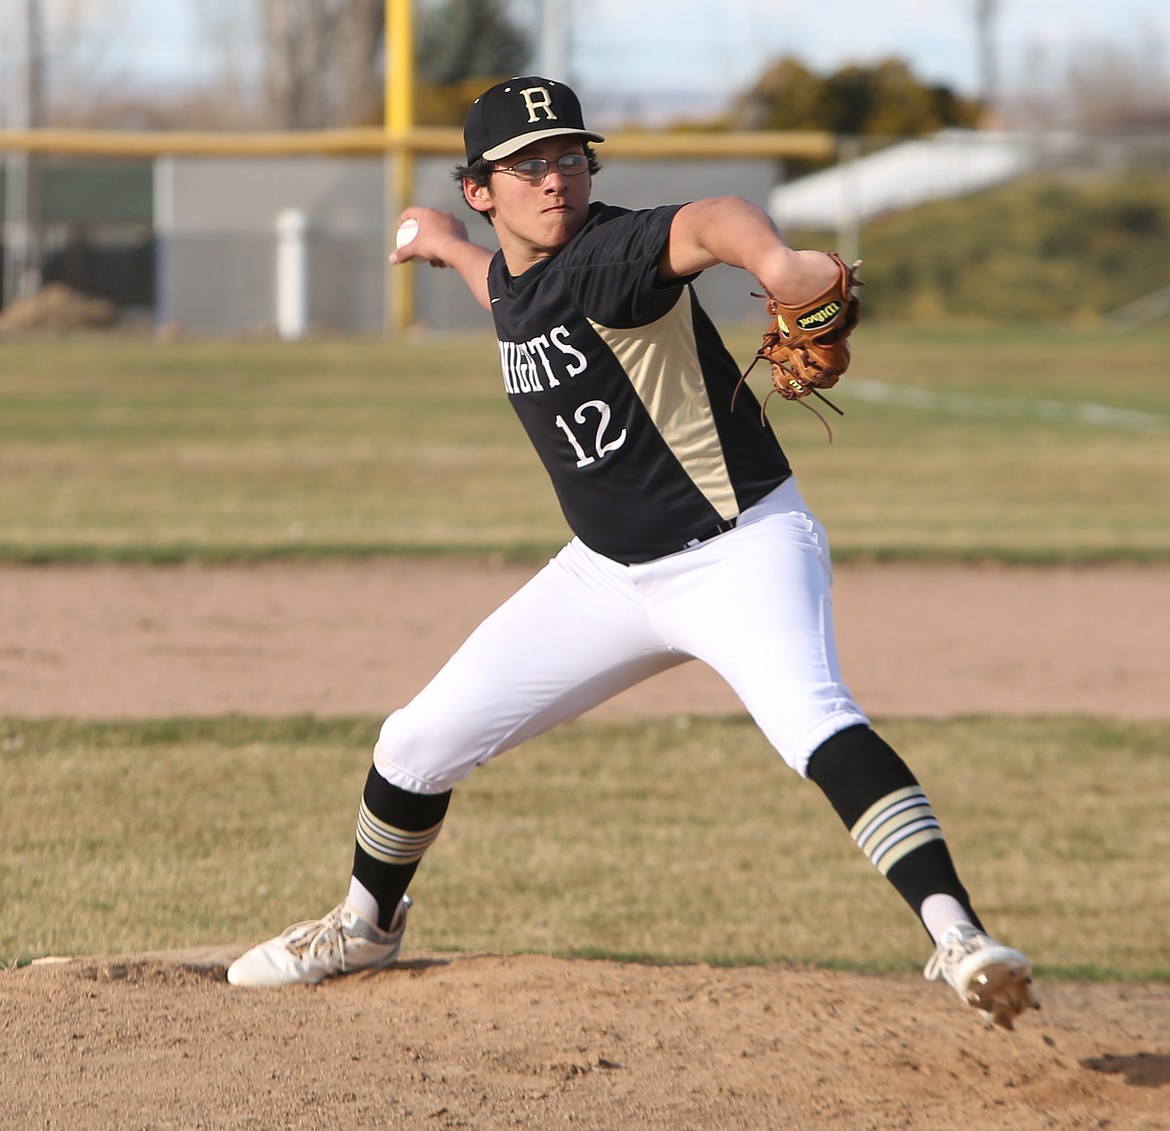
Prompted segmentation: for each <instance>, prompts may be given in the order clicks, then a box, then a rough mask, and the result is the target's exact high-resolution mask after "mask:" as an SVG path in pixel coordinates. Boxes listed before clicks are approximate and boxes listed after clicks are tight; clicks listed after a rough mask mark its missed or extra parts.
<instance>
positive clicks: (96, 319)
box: [0, 283, 118, 337]
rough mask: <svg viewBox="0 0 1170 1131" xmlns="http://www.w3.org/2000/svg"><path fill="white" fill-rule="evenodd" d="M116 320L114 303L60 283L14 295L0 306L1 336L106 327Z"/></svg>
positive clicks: (104, 328)
mask: <svg viewBox="0 0 1170 1131" xmlns="http://www.w3.org/2000/svg"><path fill="white" fill-rule="evenodd" d="M117 321H118V308H117V306H116V305H115V304H114V303H112V302H109V301H107V300H106V299H104V298H93V297H91V296H89V295H83V294H81V293H80V292H79V291H75V290H73V289H72V288H71V287H67V286H65V285H64V284H63V283H49V284H48V285H47V286H45V287H42V288H41V290H39V291H38V292H37V293H36V294H35V295H31V296H30V297H28V298H21V299H16V300H15V301H14V302H10V303H9V304H8V305H7V306H6V307H4V309H3V310H0V337H16V336H18V335H21V334H65V333H69V332H71V331H77V330H106V329H108V328H109V327H111V326H114V325H115V324H116V323H117Z"/></svg>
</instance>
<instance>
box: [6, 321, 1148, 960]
mask: <svg viewBox="0 0 1170 1131" xmlns="http://www.w3.org/2000/svg"><path fill="white" fill-rule="evenodd" d="M730 340H731V342H732V344H733V346H734V347H735V349H736V353H737V356H740V357H742V358H743V359H744V360H745V362H746V360H747V359H748V358H750V356H751V353H752V350H753V349H754V345H755V340H754V338H753V337H752V336H751V335H748V334H747V333H737V334H734V335H732V336H731V338H730ZM1168 346H1170V331H1166V330H1158V331H1150V332H1147V333H1143V334H1135V335H1131V336H1130V337H1129V338H1127V339H1126V340H1125V341H1122V342H1117V341H1114V340H1113V339H1112V338H1110V337H1109V336H1107V335H1105V334H1101V333H1094V332H1089V331H1079V332H1059V331H1055V330H1045V331H1036V332H1035V333H1031V334H1025V333H1024V332H1023V331H1017V330H1012V331H1007V332H1002V331H997V332H995V333H992V332H990V331H988V332H980V331H975V330H970V329H967V330H962V331H958V330H955V331H949V332H948V331H943V330H938V331H932V332H930V333H927V332H922V331H914V332H907V331H900V330H897V329H895V328H887V327H882V326H877V327H876V328H874V329H872V330H871V329H866V330H865V331H864V333H863V334H861V335H859V338H858V344H857V347H856V351H855V363H854V368H853V370H851V372H850V374H849V375H847V376H846V377H845V378H844V379H843V380H842V383H841V385H840V389H839V397H838V400H839V403H840V405H841V407H842V408H844V409H845V411H846V415H845V417H844V418H842V419H840V420H834V428H835V432H836V442H835V443H834V444H833V445H832V446H829V445H828V444H827V443H826V442H825V434H824V431H823V430H822V428H821V426H820V424H819V423H818V422H817V421H816V419H815V418H814V417H812V416H811V414H808V413H806V412H804V411H803V410H802V409H801V408H800V407H798V406H793V405H782V404H778V403H775V402H773V403H772V404H771V405H770V407H769V412H770V416H771V419H772V421H773V424H774V426H775V427H777V429H778V430H779V431H780V433H781V436H782V439H783V442H784V443H785V446H786V447H787V449H788V450H789V452H790V454H791V456H792V458H793V460H794V462H795V464H796V467H797V470H798V475H799V477H800V480H801V484H802V487H803V489H804V491H805V494H806V495H807V496H808V497H809V499H810V501H811V502H812V503H813V505H814V507H816V509H817V510H818V512H819V513H820V515H821V517H822V518H823V519H824V520H825V521H826V524H827V525H828V527H829V530H830V533H831V534H832V536H833V538H834V549H835V554H836V556H837V557H838V559H844V558H850V557H854V558H862V557H872V558H895V557H908V558H923V559H927V558H940V559H947V558H949V559H959V558H961V559H978V558H995V559H1000V560H1005V561H1029V562H1053V563H1055V562H1080V561H1093V560H1101V559H1109V558H1116V559H1134V560H1137V559H1151V560H1154V559H1156V560H1166V559H1168V558H1170V522H1168V521H1167V499H1170V444H1167V439H1168V438H1170V383H1168V382H1167V381H1166V363H1165V357H1166V353H1167V347H1168ZM757 387H759V386H758V385H757ZM564 537H565V529H564V526H563V523H562V520H561V518H560V516H559V513H558V512H557V510H556V507H555V504H554V501H553V498H552V493H551V490H550V489H549V487H548V485H547V483H546V481H545V479H544V475H543V472H542V471H541V469H540V467H539V465H538V464H537V461H536V459H535V457H534V456H533V454H532V453H531V451H530V449H529V447H528V445H527V442H526V441H525V440H524V438H523V436H522V434H521V431H520V428H519V426H518V424H517V423H516V422H515V420H514V418H513V417H512V415H511V411H510V409H509V408H508V406H507V404H506V402H505V399H504V396H503V394H502V390H501V389H500V384H499V375H498V369H497V366H496V362H495V352H494V344H493V343H492V341H491V340H489V339H488V338H486V337H480V336H472V337H467V338H453V339H449V340H439V339H427V338H411V339H408V340H405V341H349V340H347V341H340V340H323V341H313V342H307V343H304V344H300V345H296V346H288V345H280V344H276V343H259V342H223V341H214V342H213V341H190V342H182V341H180V342H170V343H164V342H156V341H151V340H146V339H132V338H120V337H110V338H98V337H94V338H78V339H69V340H62V341H33V342H14V341H13V342H5V343H3V344H0V560H8V561H10V562H44V561H85V560H97V559H111V560H127V561H131V560H132V561H146V562H151V561H159V562H162V561H172V560H176V559H180V558H188V557H190V558H196V559H201V560H217V559H224V558H232V557H237V558H247V557H261V556H280V555H305V556H321V555H330V554H373V553H386V552H395V553H402V552H422V551H431V552H439V553H452V554H457V553H461V552H467V551H473V550H474V551H483V550H492V551H497V552H500V553H503V554H506V555H510V556H516V557H523V556H529V555H535V554H537V553H544V552H547V551H548V550H549V549H552V548H553V547H555V546H556V545H558V544H559V543H560V542H561V541H562V540H563V538H564ZM0 646H2V640H0ZM376 725H377V720H343V721H336V722H318V721H314V720H308V719H291V720H283V721H275V722H262V721H259V720H248V719H234V718H225V719H218V720H216V719H213V720H208V721H205V722H199V723H195V722H190V721H188V722H184V721H182V720H170V721H160V722H158V723H156V724H140V725H131V724H125V725H114V724H108V725H97V724H85V723H80V722H72V721H67V720H62V721H59V722H30V721H27V720H21V719H9V720H0V782H2V789H0V961H3V962H6V963H12V962H19V961H26V960H29V959H31V958H33V957H36V956H38V955H44V954H50V953H69V954H75V953H103V952H110V951H119V950H142V949H147V948H153V947H172V946H185V945H195V944H201V943H211V942H230V941H241V942H245V941H249V940H251V939H254V938H257V937H261V936H263V935H264V934H266V933H270V932H272V931H274V930H276V929H279V928H280V927H283V926H284V925H285V924H286V922H288V921H291V919H294V918H301V917H304V916H306V915H316V914H320V913H322V912H324V911H325V910H327V909H328V907H329V906H330V905H331V904H332V903H333V902H335V901H336V899H337V898H338V897H339V894H340V888H339V885H340V884H341V883H342V882H343V879H344V876H345V875H347V874H348V867H349V857H350V853H351V845H352V833H353V821H354V816H355V812H356V805H357V799H358V794H359V791H360V788H361V782H362V780H364V775H365V770H366V768H367V766H368V758H369V749H370V746H371V744H372V741H373V736H374V732H375V730H376ZM882 729H883V732H884V733H886V734H887V735H888V736H889V737H890V738H891V739H892V740H893V741H894V742H895V744H896V745H898V746H899V747H900V748H902V749H904V752H905V753H906V756H907V760H908V761H909V762H910V763H911V764H912V765H913V766H914V768H915V769H916V770H917V771H918V772H919V774H920V776H921V777H922V778H923V780H924V782H925V784H926V785H927V787H928V789H929V791H930V793H931V795H932V799H933V801H934V803H935V805H936V808H938V810H939V811H940V813H941V815H942V816H943V819H944V822H945V826H946V828H947V830H948V835H949V838H950V840H951V842H952V844H953V845H954V847H955V849H956V854H957V856H958V859H959V861H960V866H961V868H962V870H963V873H964V878H965V879H966V880H967V882H968V884H969V886H971V887H972V888H973V889H974V891H975V892H976V893H978V897H979V904H980V907H981V908H982V909H983V910H984V911H985V913H986V915H987V917H988V918H989V919H990V920H991V921H992V922H994V923H995V925H996V929H997V930H999V931H1002V933H1003V934H1004V935H1005V936H1007V937H1010V938H1011V939H1012V940H1013V941H1016V940H1018V941H1019V942H1020V943H1021V944H1023V945H1026V946H1027V947H1028V948H1030V949H1032V950H1034V951H1035V952H1036V953H1037V954H1038V955H1040V956H1042V957H1041V961H1040V965H1041V969H1042V970H1044V971H1045V972H1046V973H1048V974H1049V975H1061V974H1064V975H1074V974H1076V975H1084V976H1098V977H1119V978H1151V977H1156V978H1166V977H1170V963H1168V961H1167V951H1166V939H1167V938H1168V937H1170V900H1168V899H1167V894H1166V881H1165V878H1164V873H1165V867H1164V862H1165V860H1166V858H1167V849H1168V847H1170V844H1168V840H1170V833H1168V832H1167V822H1166V820H1165V798H1166V797H1167V795H1168V793H1170V760H1168V759H1167V757H1166V751H1167V748H1168V747H1170V725H1160V724H1144V725H1136V724H1133V725H1126V724H1122V723H1105V722H1099V721H1090V720H1087V719H1078V718H1061V719H1035V720H1008V719H994V718H979V719H958V720H952V721H947V722H939V723H926V722H921V721H914V720H899V719H893V720H883V722H882ZM711 783H715V786H716V788H715V789H714V790H712V788H711ZM452 817H453V819H452V820H451V821H450V822H449V827H448V829H447V830H446V831H445V832H444V835H443V837H442V838H441V839H440V841H439V842H438V844H437V845H436V846H435V848H434V849H433V851H432V853H431V854H430V855H429V856H428V859H427V862H426V866H425V868H424V870H423V872H422V873H421V874H420V877H419V880H418V882H417V884H416V887H415V894H416V895H417V897H418V900H419V912H418V914H417V915H416V917H415V919H414V921H413V922H412V928H411V930H412V934H411V945H412V946H414V947H420V948H423V947H433V948H438V949H471V950H480V949H486V950H531V949H535V950H547V951H551V952H554V953H582V952H584V953H590V954H598V953H602V954H609V955H620V956H632V957H639V958H647V959H663V960H670V961H682V960H690V959H697V958H705V959H709V960H712V961H719V962H764V961H795V962H805V961H807V962H816V963H820V964H828V965H839V966H849V967H857V968H863V969H871V970H888V969H900V970H901V969H910V968H912V966H913V965H914V964H915V963H917V962H919V961H920V960H921V959H922V958H923V957H924V955H925V952H926V941H925V937H924V936H923V935H922V934H921V931H920V929H919V928H918V926H917V924H916V923H915V922H914V921H913V920H912V918H911V917H910V916H909V913H908V912H907V911H906V909H905V908H903V907H902V906H901V905H900V904H899V903H898V901H897V899H896V898H895V897H894V896H893V895H892V893H891V892H890V891H889V889H888V887H887V885H885V884H883V883H881V882H879V881H877V880H875V878H874V877H873V875H872V874H871V873H870V870H869V868H868V865H866V864H865V863H864V862H863V860H862V859H861V858H860V856H859V854H857V853H856V851H855V850H854V849H853V847H852V844H851V842H850V841H849V839H848V837H847V836H846V835H845V833H844V831H843V830H842V829H841V828H840V827H839V826H838V825H837V823H836V819H835V818H834V817H832V815H831V813H830V812H829V811H828V808H827V806H826V805H825V804H824V803H823V801H822V800H821V798H820V795H819V793H818V792H817V791H816V790H815V789H814V788H812V787H810V786H808V785H805V784H802V783H801V782H799V781H798V780H797V779H796V778H795V777H794V776H793V775H792V774H791V773H790V772H789V771H787V770H786V769H784V768H783V767H782V766H781V765H779V764H778V762H777V760H776V758H775V757H774V755H772V754H770V753H769V752H768V750H767V748H766V746H765V744H764V742H763V740H762V739H761V738H760V736H759V735H758V733H757V732H756V731H755V730H754V729H753V728H752V727H750V726H749V725H748V724H747V723H746V722H745V721H744V720H742V719H739V718H733V719H723V720H704V721H692V722H691V723H689V724H688V725H686V726H682V725H680V724H677V723H675V722H668V721H664V722H660V723H653V724H647V725H642V726H623V727H614V726H600V725H594V724H588V725H586V724H576V725H574V726H571V727H567V728H564V729H563V730H562V731H560V732H557V733H556V734H553V735H549V736H547V737H546V738H544V739H541V740H539V741H537V742H533V743H531V744H529V745H528V746H527V747H526V748H525V749H524V750H522V751H518V752H516V753H515V754H513V755H510V756H509V757H508V758H506V759H503V760H501V761H500V762H499V763H498V764H496V765H493V766H491V767H489V768H488V769H487V770H485V771H483V772H482V773H481V774H479V775H476V776H475V777H473V779H472V780H471V781H470V782H468V783H467V784H466V785H465V786H464V787H463V788H462V789H461V790H460V791H459V793H458V795H457V798H456V801H455V804H454V807H453V813H452ZM290 845H295V850H291V851H290ZM858 924H861V926H858Z"/></svg>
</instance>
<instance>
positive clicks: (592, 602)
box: [228, 543, 686, 986]
mask: <svg viewBox="0 0 1170 1131" xmlns="http://www.w3.org/2000/svg"><path fill="white" fill-rule="evenodd" d="M627 572H628V571H626V570H625V569H624V568H623V567H619V566H616V565H615V564H614V563H606V562H605V560H604V559H599V558H598V557H597V555H594V554H590V553H588V552H587V551H584V550H583V549H582V548H581V547H580V546H579V544H577V543H571V544H570V545H569V546H568V547H566V549H565V550H564V551H562V553H561V554H560V555H558V557H557V558H556V559H554V561H553V562H551V563H549V565H548V566H546V567H545V568H544V569H543V570H542V571H541V572H540V573H538V574H537V575H536V577H534V578H533V579H532V580H531V581H530V582H529V583H528V584H527V585H525V586H524V587H523V588H522V589H521V590H520V591H519V592H518V593H516V594H515V595H514V596H513V597H511V598H510V599H509V600H508V601H506V602H505V603H504V604H503V605H501V606H500V608H499V609H497V610H496V611H495V612H494V613H492V614H491V615H490V616H489V617H488V618H487V619H486V620H485V621H484V622H483V623H482V624H481V625H480V626H479V627H478V628H477V629H476V630H475V632H473V633H472V634H471V636H470V637H469V638H468V639H467V641H466V642H465V643H464V644H463V645H462V646H461V647H460V648H459V650H458V651H457V652H456V653H455V655H453V656H452V657H451V659H450V660H448V662H447V663H446V664H445V665H444V666H443V668H442V669H441V670H440V671H439V672H438V674H437V675H436V676H435V677H434V679H432V680H431V682H430V683H429V684H428V685H427V686H426V687H425V688H424V689H423V690H422V691H421V692H419V694H418V695H417V696H415V698H414V699H413V700H412V701H411V702H410V703H408V704H407V705H406V706H405V707H403V708H402V709H400V710H398V711H395V712H394V713H393V714H392V715H391V716H390V717H389V718H388V719H387V720H386V721H385V723H384V724H383V726H382V730H381V733H380V735H379V738H378V742H377V745H376V746H375V749H374V764H373V767H372V768H371V770H370V773H369V775H368V777H367V779H366V785H365V788H364V790H363V794H362V803H361V808H360V811H359V814H358V826H357V836H356V845H355V849H354V867H353V875H352V877H351V880H350V889H349V894H348V896H347V899H346V900H345V901H344V902H343V903H341V904H339V905H338V907H336V908H335V909H334V910H333V911H332V912H330V913H329V914H328V915H327V916H325V918H323V919H320V920H315V921H309V922H306V923H298V924H296V925H295V926H293V927H290V928H289V929H288V930H286V931H284V932H283V933H282V934H280V935H277V936H275V937H274V938H272V939H269V940H268V941H267V942H264V943H261V944H260V945H259V946H257V947H253V948H252V949H251V950H250V951H248V952H247V953H246V954H244V955H242V956H241V957H240V958H239V959H237V960H236V961H235V962H234V963H233V964H232V965H231V967H230V968H229V970H228V980H229V981H230V982H231V983H232V984H233V985H239V986H275V985H285V984H291V983H296V982H308V983H315V982H319V981H321V980H322V979H324V978H326V977H330V976H332V975H335V974H344V973H350V972H352V971H355V970H363V969H373V968H380V967H383V966H387V965H390V964H392V963H393V962H394V961H395V960H396V959H397V957H398V953H399V948H400V946H401V941H402V933H403V930H404V929H405V926H406V917H407V912H408V910H409V908H410V905H411V904H410V900H409V898H408V897H407V896H406V889H407V886H408V884H409V883H410V881H411V878H412V877H413V875H414V872H415V869H416V868H417V867H418V864H419V861H420V860H421V858H422V856H423V854H424V852H425V851H426V849H427V848H428V847H429V846H430V844H431V843H433V842H434V840H435V838H436V837H437V836H438V834H439V830H440V828H441V826H442V823H443V818H444V816H445V814H446V810H447V803H448V801H449V799H450V796H451V790H452V789H453V787H454V786H455V785H456V784H457V783H458V782H459V781H461V780H463V778H465V777H467V776H468V775H469V774H470V773H471V772H472V770H473V769H475V767H476V766H478V765H482V764H483V763H485V762H487V761H488V760H489V759H491V758H493V757H495V756H496V755H497V754H500V753H503V752H504V751H506V750H510V749H512V748H514V747H515V746H518V745H519V744H520V743H521V742H523V741H525V740H526V739H528V738H531V737H534V736H535V735H538V734H541V733H543V732H544V731H546V730H548V729H550V728H551V727H553V726H556V725H557V724H558V723H561V722H564V721H567V720H568V719H571V718H574V717H576V716H577V715H579V714H581V713H582V712H583V711H586V710H589V709H590V708H591V707H594V706H596V705H597V704H599V703H602V702H604V701H605V700H606V699H608V698H610V697H611V696H613V695H615V694H617V693H618V692H619V691H622V690H624V689H625V688H627V687H632V686H633V685H634V684H635V683H638V682H639V681H641V680H643V679H646V678H647V677H649V676H651V675H653V674H655V673H656V672H659V671H664V670H666V669H667V668H669V667H672V666H674V665H675V664H678V663H680V662H682V660H684V659H686V657H685V656H683V655H680V654H678V653H676V652H672V651H670V650H669V649H667V648H666V647H665V645H664V644H663V642H662V641H661V640H660V639H659V638H658V636H657V634H656V633H655V631H654V630H653V628H652V627H651V625H650V624H649V622H648V621H647V619H646V618H645V616H644V614H643V613H642V611H641V609H640V606H639V602H638V599H637V596H636V594H634V593H633V592H632V590H631V589H630V588H629V582H628V577H627Z"/></svg>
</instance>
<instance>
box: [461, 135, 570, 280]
mask: <svg viewBox="0 0 1170 1131" xmlns="http://www.w3.org/2000/svg"><path fill="white" fill-rule="evenodd" d="M583 152H584V150H583V147H582V145H581V141H580V139H578V138H571V137H560V138H558V137H552V138H545V139H544V140H543V141H538V142H535V143H533V144H532V145H529V146H525V148H523V149H521V150H519V151H518V152H516V153H513V154H510V155H509V156H508V157H504V158H501V159H500V160H499V161H497V162H496V163H495V167H496V172H494V173H493V174H492V178H491V181H490V182H489V183H488V185H487V186H486V188H485V189H483V190H481V195H480V196H479V198H478V199H479V200H480V201H481V202H483V203H486V204H487V207H486V208H482V205H481V204H476V202H475V200H472V206H473V207H481V208H482V210H484V211H490V214H491V217H492V222H493V224H494V225H495V229H496V233H497V235H498V236H499V239H500V247H501V248H502V249H503V252H504V258H505V260H506V261H507V263H508V269H509V270H510V271H512V273H513V274H518V273H519V272H520V271H521V270H523V269H524V268H525V267H526V266H529V265H531V264H532V263H534V262H536V261H537V260H540V259H546V258H548V257H549V256H550V255H555V254H556V253H557V252H558V251H560V250H561V248H563V247H564V246H565V244H567V243H568V242H569V240H571V239H572V238H573V237H574V236H575V235H576V234H577V233H578V232H579V231H580V230H581V228H582V227H583V226H584V224H585V221H586V219H587V218H588V215H589V195H590V193H591V192H592V189H593V178H592V177H591V176H590V174H589V171H588V168H587V167H586V168H585V169H584V171H578V170H577V169H576V168H574V167H573V164H574V163H573V162H572V161H569V162H566V168H565V169H561V168H560V167H558V165H557V164H556V162H557V161H558V160H560V159H561V158H563V157H568V156H569V155H575V156H577V157H581V156H582V155H583ZM532 161H546V162H548V171H547V172H546V173H545V174H544V176H543V177H541V176H540V172H541V168H540V167H539V166H537V167H536V168H533V167H532V166H530V165H528V164H526V163H527V162H532ZM508 169H511V170H514V171H513V172H507V171H501V170H508Z"/></svg>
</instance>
